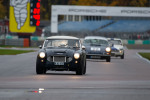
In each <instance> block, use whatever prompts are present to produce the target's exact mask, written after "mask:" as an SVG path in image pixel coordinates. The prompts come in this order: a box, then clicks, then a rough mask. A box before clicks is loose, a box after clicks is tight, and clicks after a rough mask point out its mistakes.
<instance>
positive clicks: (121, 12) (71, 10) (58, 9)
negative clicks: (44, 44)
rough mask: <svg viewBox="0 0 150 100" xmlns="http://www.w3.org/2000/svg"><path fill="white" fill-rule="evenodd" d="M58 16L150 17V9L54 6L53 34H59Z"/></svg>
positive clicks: (52, 18)
mask: <svg viewBox="0 0 150 100" xmlns="http://www.w3.org/2000/svg"><path fill="white" fill-rule="evenodd" d="M58 15H82V16H87V15H88V16H122V17H150V9H149V8H148V7H147V8H146V7H104V6H68V5H53V6H52V17H51V32H52V33H57V32H58V18H57V17H58Z"/></svg>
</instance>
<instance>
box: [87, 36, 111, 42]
mask: <svg viewBox="0 0 150 100" xmlns="http://www.w3.org/2000/svg"><path fill="white" fill-rule="evenodd" d="M85 39H102V40H106V41H108V40H107V38H105V37H101V36H87V37H85Z"/></svg>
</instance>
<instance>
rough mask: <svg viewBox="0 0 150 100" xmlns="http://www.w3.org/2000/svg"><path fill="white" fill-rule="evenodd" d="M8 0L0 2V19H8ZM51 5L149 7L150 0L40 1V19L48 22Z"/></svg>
mask: <svg viewBox="0 0 150 100" xmlns="http://www.w3.org/2000/svg"><path fill="white" fill-rule="evenodd" d="M9 3H10V0H0V19H4V17H5V16H7V17H8V18H9ZM51 5H81V6H82V5H83V6H123V7H149V6H150V0H41V19H42V20H49V19H50V16H51Z"/></svg>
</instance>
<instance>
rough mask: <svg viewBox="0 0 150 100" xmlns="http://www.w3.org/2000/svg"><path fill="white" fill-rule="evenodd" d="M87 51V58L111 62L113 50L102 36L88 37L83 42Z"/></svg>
mask: <svg viewBox="0 0 150 100" xmlns="http://www.w3.org/2000/svg"><path fill="white" fill-rule="evenodd" d="M83 45H84V46H85V49H86V58H89V59H106V61H107V62H110V61H111V48H110V47H109V44H108V40H107V39H106V38H105V37H100V36H87V37H85V39H84V41H83Z"/></svg>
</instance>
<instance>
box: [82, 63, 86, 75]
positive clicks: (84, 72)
mask: <svg viewBox="0 0 150 100" xmlns="http://www.w3.org/2000/svg"><path fill="white" fill-rule="evenodd" d="M83 74H86V61H85V65H84V71H83Z"/></svg>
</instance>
